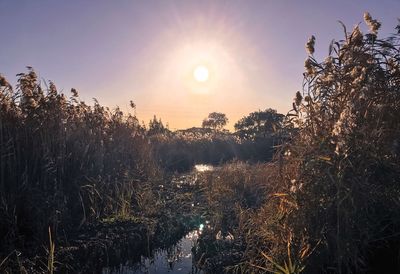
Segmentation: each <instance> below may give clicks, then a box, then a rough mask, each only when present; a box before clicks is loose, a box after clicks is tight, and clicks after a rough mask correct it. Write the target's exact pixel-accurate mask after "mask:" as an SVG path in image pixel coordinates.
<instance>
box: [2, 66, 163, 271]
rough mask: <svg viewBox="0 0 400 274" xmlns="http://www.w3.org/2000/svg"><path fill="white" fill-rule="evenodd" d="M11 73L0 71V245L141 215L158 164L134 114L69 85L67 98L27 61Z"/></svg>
mask: <svg viewBox="0 0 400 274" xmlns="http://www.w3.org/2000/svg"><path fill="white" fill-rule="evenodd" d="M17 77H18V79H17V84H16V86H15V87H12V86H11V85H10V84H9V83H8V82H7V80H6V79H5V78H4V77H2V76H0V159H1V161H0V220H1V222H0V250H2V251H7V250H13V249H20V250H21V249H25V250H26V248H27V247H31V246H33V247H38V248H39V249H40V245H38V243H43V242H46V241H48V231H49V230H50V231H51V236H52V238H51V246H53V244H54V242H55V241H56V240H57V239H58V238H59V236H60V235H66V234H68V233H67V232H68V231H70V230H74V229H76V228H79V227H81V226H83V225H85V224H88V223H93V222H97V221H99V220H102V219H104V218H111V217H116V218H129V217H130V216H132V215H134V214H142V212H143V211H144V209H143V208H142V207H143V205H141V199H143V195H145V194H146V195H150V194H148V193H145V194H143V193H144V192H143V191H142V190H145V189H146V191H147V192H148V191H149V189H152V185H153V182H155V181H157V180H159V179H160V178H161V171H160V170H159V168H158V167H157V165H156V164H155V161H153V158H152V149H151V147H150V144H149V140H148V138H147V137H146V133H145V129H144V128H143V127H142V126H140V124H139V122H138V119H137V118H136V117H135V116H132V115H130V114H128V115H124V113H123V112H122V111H121V110H120V109H118V108H116V109H114V110H110V109H108V108H105V107H103V106H101V105H100V104H99V103H98V102H97V101H96V100H94V104H93V105H88V104H86V103H85V102H83V101H81V100H80V99H79V95H78V92H77V91H76V90H75V89H72V90H71V96H70V97H69V98H67V96H66V95H65V94H63V93H61V92H59V91H58V90H57V88H56V86H55V84H54V83H52V82H44V81H41V80H39V78H38V76H37V75H36V73H35V71H34V70H33V69H32V68H31V67H28V69H27V72H25V73H20V74H18V75H17ZM131 104H132V107H134V104H133V103H131ZM152 205H153V203H148V204H147V205H146V210H148V211H151V210H150V209H149V208H150V207H152ZM63 238H65V237H63ZM31 250H32V253H33V254H35V253H36V252H37V248H31ZM50 251H52V252H50ZM53 251H54V250H49V252H50V253H54V252H53ZM52 260H53V259H52ZM49 261H50V259H49ZM50 267H51V265H49V268H50Z"/></svg>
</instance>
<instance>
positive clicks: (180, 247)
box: [103, 224, 204, 274]
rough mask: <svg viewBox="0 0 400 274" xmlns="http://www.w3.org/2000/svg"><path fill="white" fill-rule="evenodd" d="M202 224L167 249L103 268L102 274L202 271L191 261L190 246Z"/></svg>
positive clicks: (192, 244) (198, 273)
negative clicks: (139, 258)
mask: <svg viewBox="0 0 400 274" xmlns="http://www.w3.org/2000/svg"><path fill="white" fill-rule="evenodd" d="M203 228H204V225H203V224H201V225H200V226H199V229H197V230H193V231H191V232H189V233H188V234H186V236H184V237H183V238H182V239H181V240H180V241H179V242H178V243H177V244H176V245H174V246H172V247H169V248H167V249H162V250H158V251H156V252H155V253H154V255H153V256H152V257H150V258H149V257H144V256H142V258H141V262H139V263H137V264H135V265H133V266H132V265H131V266H129V265H123V266H121V267H119V268H118V269H111V268H104V269H103V274H111V273H121V274H122V273H124V274H125V273H126V274H134V273H135V274H139V273H142V274H144V273H148V274H153V273H154V274H156V273H161V274H163V273H171V274H173V273H185V274H188V273H192V274H195V273H196V274H201V273H203V272H202V271H200V270H199V269H197V268H196V267H195V264H194V263H193V256H192V248H193V247H194V246H195V245H196V242H197V239H198V237H199V235H200V234H201V232H202V230H203Z"/></svg>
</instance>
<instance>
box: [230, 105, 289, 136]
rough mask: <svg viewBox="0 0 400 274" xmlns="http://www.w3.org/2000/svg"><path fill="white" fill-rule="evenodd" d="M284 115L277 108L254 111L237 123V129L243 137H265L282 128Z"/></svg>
mask: <svg viewBox="0 0 400 274" xmlns="http://www.w3.org/2000/svg"><path fill="white" fill-rule="evenodd" d="M284 117H285V116H284V115H283V114H280V113H278V112H277V111H276V110H275V109H271V108H269V109H266V110H263V111H262V110H259V111H256V112H252V113H250V114H249V115H247V116H245V117H243V118H242V119H240V120H239V121H238V122H237V123H236V124H235V130H236V132H237V133H238V134H239V136H241V137H243V138H254V137H256V136H262V137H265V136H267V135H271V134H273V133H275V132H277V131H278V130H279V129H281V128H282V124H283V119H284Z"/></svg>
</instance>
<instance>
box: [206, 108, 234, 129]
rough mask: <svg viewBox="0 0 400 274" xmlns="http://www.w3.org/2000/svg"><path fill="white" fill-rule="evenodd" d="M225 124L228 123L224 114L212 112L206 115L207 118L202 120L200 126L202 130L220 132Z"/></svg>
mask: <svg viewBox="0 0 400 274" xmlns="http://www.w3.org/2000/svg"><path fill="white" fill-rule="evenodd" d="M227 123H228V118H227V117H226V115H225V114H224V113H220V112H212V113H210V114H208V117H207V118H205V119H204V120H203V123H202V126H203V127H204V128H212V129H214V130H221V129H222V128H223V127H224V126H225V125H226V124H227Z"/></svg>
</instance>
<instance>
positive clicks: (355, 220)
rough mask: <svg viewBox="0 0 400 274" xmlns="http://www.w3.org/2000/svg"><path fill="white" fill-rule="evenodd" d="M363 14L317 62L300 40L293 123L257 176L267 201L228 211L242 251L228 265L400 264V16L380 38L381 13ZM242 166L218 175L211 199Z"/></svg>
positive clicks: (224, 193)
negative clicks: (301, 64) (299, 88)
mask: <svg viewBox="0 0 400 274" xmlns="http://www.w3.org/2000/svg"><path fill="white" fill-rule="evenodd" d="M364 19H365V22H366V24H367V26H368V27H369V29H370V31H369V33H367V34H365V35H364V34H362V33H361V30H360V27H359V26H356V27H355V28H354V29H353V30H352V31H351V32H348V31H347V30H346V28H345V27H344V26H343V28H344V36H345V37H344V39H343V40H341V41H337V42H335V41H333V42H332V44H331V45H330V47H329V51H330V53H329V56H328V57H327V58H326V59H325V60H324V61H322V62H319V61H317V60H316V59H315V57H314V45H315V41H316V39H315V37H311V38H310V40H309V41H308V43H307V44H306V48H307V51H308V52H309V57H308V58H307V60H306V62H305V69H306V71H305V73H304V90H303V92H297V94H296V96H295V98H294V103H293V110H292V111H291V112H290V113H289V114H288V116H287V118H288V119H289V121H290V122H291V124H292V125H294V126H295V130H291V131H289V132H290V133H291V134H292V136H291V141H290V142H289V143H287V144H285V145H283V146H282V148H281V150H280V151H279V152H278V153H277V154H276V155H275V161H274V163H273V164H270V165H268V174H270V175H269V176H265V178H263V179H260V182H263V183H265V184H267V185H268V188H264V189H265V190H266V192H264V193H263V195H264V196H265V197H266V198H265V200H264V202H263V203H262V204H259V205H258V206H257V207H256V208H255V209H254V210H250V211H249V210H247V211H243V210H242V211H233V213H232V212H231V213H232V214H231V215H232V218H233V219H234V220H242V221H236V222H231V223H230V227H228V229H230V230H232V229H236V231H237V234H236V239H240V240H238V241H237V243H236V244H237V245H239V246H241V247H242V248H241V250H244V251H243V252H242V255H241V258H240V259H238V260H236V266H233V267H232V266H231V267H230V268H227V269H228V270H229V271H239V272H249V273H253V272H259V273H265V272H270V273H300V272H305V273H397V272H399V271H400V263H399V261H398V254H399V252H400V249H399V246H400V233H399V231H400V202H399V194H400V184H399V182H400V172H399V171H400V158H399V157H400V145H399V144H400V115H399V113H400V25H399V26H397V27H396V31H397V33H395V34H393V35H392V36H390V37H388V38H384V39H381V38H378V30H379V27H380V23H379V22H378V21H376V20H374V19H372V18H371V16H370V15H369V14H365V16H364ZM248 170H249V169H248V168H242V171H241V172H240V174H242V175H240V176H238V175H237V173H236V172H235V171H233V172H232V173H231V175H224V176H223V178H222V177H220V178H214V179H213V181H215V184H211V185H210V186H211V187H213V188H214V190H215V192H216V193H217V194H215V195H214V196H215V197H219V198H215V199H212V200H213V201H214V202H212V201H211V202H210V204H211V206H212V205H213V204H215V203H218V202H215V201H224V198H227V197H230V193H232V192H233V193H234V190H235V189H236V187H237V186H236V185H237V183H235V181H236V180H241V181H242V182H245V181H246V179H245V178H247V177H245V178H243V176H245V175H244V174H249V171H248ZM261 173H262V172H261ZM221 180H222V181H224V182H225V183H223V184H222V185H219V184H216V183H217V182H219V181H221ZM225 180H226V181H225ZM240 196H241V194H240V193H236V194H234V195H233V198H232V197H230V198H229V199H230V200H232V201H235V200H236V199H238V198H239V197H240ZM218 199H219V200H218Z"/></svg>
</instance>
